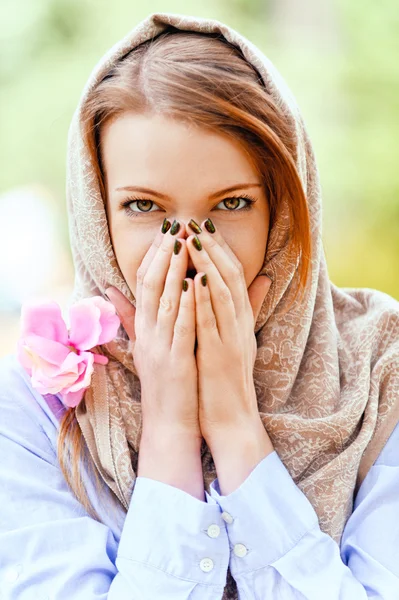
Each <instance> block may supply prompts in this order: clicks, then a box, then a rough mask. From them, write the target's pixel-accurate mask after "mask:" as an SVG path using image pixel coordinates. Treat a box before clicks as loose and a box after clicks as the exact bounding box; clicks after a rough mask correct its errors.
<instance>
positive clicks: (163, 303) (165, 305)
mask: <svg viewBox="0 0 399 600" xmlns="http://www.w3.org/2000/svg"><path fill="white" fill-rule="evenodd" d="M159 307H160V308H162V310H163V311H164V312H165V313H168V314H169V313H171V312H172V311H173V307H174V305H173V302H172V301H171V299H170V298H168V297H166V296H165V295H164V294H163V295H162V296H161V298H160V300H159Z"/></svg>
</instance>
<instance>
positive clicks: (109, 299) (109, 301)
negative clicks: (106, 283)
mask: <svg viewBox="0 0 399 600" xmlns="http://www.w3.org/2000/svg"><path fill="white" fill-rule="evenodd" d="M104 296H105V297H106V299H107V300H108V302H111V300H110V299H109V297H108V296H107V294H106V293H105V292H104Z"/></svg>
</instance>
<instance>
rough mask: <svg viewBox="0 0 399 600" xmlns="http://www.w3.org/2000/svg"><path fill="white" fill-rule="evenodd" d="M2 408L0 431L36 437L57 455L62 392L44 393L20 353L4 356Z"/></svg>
mask: <svg viewBox="0 0 399 600" xmlns="http://www.w3.org/2000/svg"><path fill="white" fill-rule="evenodd" d="M0 410H1V415H2V418H1V427H0V434H1V433H3V434H5V435H11V436H12V437H16V439H18V440H21V441H23V440H24V439H25V440H31V441H33V439H34V438H35V440H36V441H37V443H39V444H40V446H42V448H43V450H45V451H47V453H49V454H50V455H51V456H53V457H54V456H55V448H56V437H57V433H58V428H59V419H60V417H61V416H62V414H63V413H64V412H65V407H64V405H63V404H62V403H61V401H60V399H59V398H58V396H56V395H50V394H48V395H46V396H42V395H41V394H39V393H38V391H37V390H35V388H33V387H32V384H31V380H30V377H29V375H28V373H27V372H26V371H25V369H24V368H23V367H22V365H21V364H20V363H19V361H18V359H17V356H16V354H7V355H6V356H3V357H2V358H0Z"/></svg>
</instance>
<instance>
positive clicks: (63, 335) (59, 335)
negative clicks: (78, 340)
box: [20, 302, 68, 345]
mask: <svg viewBox="0 0 399 600" xmlns="http://www.w3.org/2000/svg"><path fill="white" fill-rule="evenodd" d="M20 325H21V337H25V335H28V334H31V333H34V334H36V335H39V336H41V337H43V338H47V339H50V340H54V341H56V342H59V343H60V344H65V345H67V343H68V330H67V327H66V324H65V322H64V319H63V318H62V313H61V308H60V307H59V305H58V304H57V303H56V302H45V303H40V304H39V303H38V302H26V303H25V304H23V305H22V308H21V322H20Z"/></svg>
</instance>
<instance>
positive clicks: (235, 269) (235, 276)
mask: <svg viewBox="0 0 399 600" xmlns="http://www.w3.org/2000/svg"><path fill="white" fill-rule="evenodd" d="M242 274H243V269H242V266H238V265H235V264H234V265H232V267H231V271H230V277H231V279H232V280H233V281H234V283H239V282H240V280H241V277H242Z"/></svg>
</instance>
